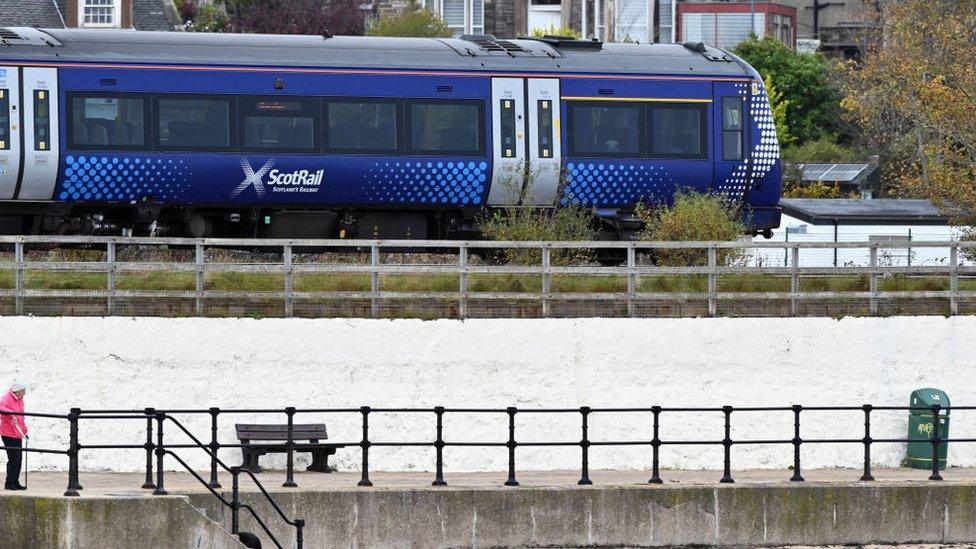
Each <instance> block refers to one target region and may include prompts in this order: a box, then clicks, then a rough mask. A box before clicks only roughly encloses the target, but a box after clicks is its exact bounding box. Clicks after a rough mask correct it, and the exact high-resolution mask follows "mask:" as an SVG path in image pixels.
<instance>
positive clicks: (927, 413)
mask: <svg viewBox="0 0 976 549" xmlns="http://www.w3.org/2000/svg"><path fill="white" fill-rule="evenodd" d="M909 405H910V406H911V407H912V408H925V409H924V410H922V409H913V410H910V411H909V412H908V439H909V440H910V441H911V442H909V443H908V459H907V460H906V461H907V464H908V466H909V467H912V468H915V469H931V468H932V442H931V440H932V437H933V434H934V433H933V431H934V426H933V423H934V422H933V421H932V420H933V413H932V407H933V406H939V407H940V408H941V410H940V411H939V427H938V428H939V431H938V433H939V439H940V440H945V439H947V438H949V412H950V410H948V408H949V406H950V404H949V395H947V394H945V392H944V391H941V390H939V389H918V390H915V391H912V396H911V399H909ZM916 441H917V442H916ZM948 454H949V445H948V444H947V443H945V442H940V443H939V469H945V467H946V457H947V456H948Z"/></svg>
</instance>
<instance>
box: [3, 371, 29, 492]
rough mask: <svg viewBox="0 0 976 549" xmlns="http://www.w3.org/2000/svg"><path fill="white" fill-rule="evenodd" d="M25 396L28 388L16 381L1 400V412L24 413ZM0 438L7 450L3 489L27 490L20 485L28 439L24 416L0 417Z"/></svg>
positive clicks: (10, 415)
mask: <svg viewBox="0 0 976 549" xmlns="http://www.w3.org/2000/svg"><path fill="white" fill-rule="evenodd" d="M25 394H27V386H26V385H25V384H23V383H21V382H19V381H15V382H14V383H13V384H12V385H11V386H10V390H9V391H7V394H5V395H4V396H3V398H0V411H3V412H20V413H24V395H25ZM0 438H2V439H3V446H4V447H5V448H6V449H7V480H6V482H5V483H4V485H3V489H4V490H26V489H27V488H25V487H23V486H21V484H20V465H21V463H22V461H23V452H22V451H20V448H23V446H24V439H25V438H27V422H25V421H24V416H18V415H12V414H2V415H0Z"/></svg>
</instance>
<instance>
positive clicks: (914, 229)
mask: <svg viewBox="0 0 976 549" xmlns="http://www.w3.org/2000/svg"><path fill="white" fill-rule="evenodd" d="M780 206H781V207H782V208H783V217H782V221H781V222H780V226H779V228H778V229H775V230H774V231H773V238H772V239H771V240H772V241H773V242H867V243H871V242H888V243H892V242H895V243H904V244H906V245H907V244H908V243H910V242H919V241H930V242H933V241H945V240H955V239H958V238H959V237H960V234H961V233H962V232H963V231H964V230H966V229H967V228H966V227H957V226H953V225H952V219H951V216H949V215H947V214H946V213H945V212H943V211H941V210H940V209H939V208H938V207H936V206H935V205H934V204H932V203H931V202H930V201H928V200H903V199H875V200H864V199H843V198H784V199H782V200H781V201H780ZM756 240H757V241H759V242H764V241H765V240H764V239H762V237H757V238H756ZM799 253H800V257H799V259H800V266H803V267H817V266H847V265H851V266H863V265H868V264H869V263H870V259H871V258H870V255H871V254H870V250H869V249H868V248H866V247H862V248H820V249H804V250H800V252H799ZM960 259H961V258H960ZM750 261H752V262H753V263H754V264H762V265H765V266H769V267H782V266H789V265H790V259H789V254H788V253H787V252H786V251H784V250H782V249H776V248H772V249H769V248H756V249H754V250H751V251H750ZM878 261H879V263H882V264H886V265H946V264H948V261H949V250H948V248H927V247H926V248H910V247H909V248H892V249H882V250H880V251H879V257H878Z"/></svg>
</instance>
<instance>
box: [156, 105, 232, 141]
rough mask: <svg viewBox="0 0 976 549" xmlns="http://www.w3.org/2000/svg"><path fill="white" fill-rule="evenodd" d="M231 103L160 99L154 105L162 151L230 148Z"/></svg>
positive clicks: (157, 132) (157, 133)
mask: <svg viewBox="0 0 976 549" xmlns="http://www.w3.org/2000/svg"><path fill="white" fill-rule="evenodd" d="M230 112H231V100H230V99H222V98H201V97H194V98H192V99H190V98H187V99H182V98H181V99H177V98H163V99H159V100H158V101H157V102H156V120H157V125H156V135H157V139H158V143H159V147H160V148H161V149H177V150H187V149H201V150H227V149H229V148H230V146H231V135H232V133H231V116H230Z"/></svg>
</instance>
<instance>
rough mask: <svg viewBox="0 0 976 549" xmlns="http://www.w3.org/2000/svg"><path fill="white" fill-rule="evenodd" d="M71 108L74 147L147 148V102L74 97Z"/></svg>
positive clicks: (129, 99) (106, 96) (112, 96)
mask: <svg viewBox="0 0 976 549" xmlns="http://www.w3.org/2000/svg"><path fill="white" fill-rule="evenodd" d="M68 108H69V109H70V114H69V119H70V120H71V128H70V130H69V132H68V135H69V136H70V137H71V143H70V147H71V148H75V149H105V148H113V149H144V148H145V146H146V127H147V124H146V101H145V99H143V98H141V97H127V96H119V95H101V94H100V95H72V96H70V101H69V102H68Z"/></svg>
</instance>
